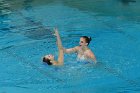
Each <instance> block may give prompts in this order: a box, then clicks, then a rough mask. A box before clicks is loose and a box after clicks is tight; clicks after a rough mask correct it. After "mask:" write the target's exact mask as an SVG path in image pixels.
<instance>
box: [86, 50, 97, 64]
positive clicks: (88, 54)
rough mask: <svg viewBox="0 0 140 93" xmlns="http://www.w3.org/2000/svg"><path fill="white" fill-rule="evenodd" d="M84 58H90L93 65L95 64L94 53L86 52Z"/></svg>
mask: <svg viewBox="0 0 140 93" xmlns="http://www.w3.org/2000/svg"><path fill="white" fill-rule="evenodd" d="M86 56H87V57H88V58H90V59H91V60H93V62H94V63H97V60H96V57H95V55H94V53H93V52H92V51H91V50H89V51H88V53H87V54H86Z"/></svg>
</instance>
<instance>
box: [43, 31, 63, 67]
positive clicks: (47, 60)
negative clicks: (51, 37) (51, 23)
mask: <svg viewBox="0 0 140 93" xmlns="http://www.w3.org/2000/svg"><path fill="white" fill-rule="evenodd" d="M54 30H55V36H56V38H57V46H58V52H59V55H58V60H55V59H54V56H53V55H51V54H49V55H46V56H44V57H43V62H45V63H47V64H48V65H63V63H64V52H63V46H62V42H61V38H60V35H59V32H58V30H57V29H56V28H55V29H54Z"/></svg>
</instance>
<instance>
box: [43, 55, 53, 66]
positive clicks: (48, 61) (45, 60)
mask: <svg viewBox="0 0 140 93" xmlns="http://www.w3.org/2000/svg"><path fill="white" fill-rule="evenodd" d="M43 62H45V63H47V64H48V65H52V63H51V62H50V59H48V58H45V57H43Z"/></svg>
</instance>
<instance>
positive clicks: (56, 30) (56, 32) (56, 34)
mask: <svg viewBox="0 0 140 93" xmlns="http://www.w3.org/2000/svg"><path fill="white" fill-rule="evenodd" d="M54 31H55V33H54V35H55V36H59V33H58V29H57V28H54Z"/></svg>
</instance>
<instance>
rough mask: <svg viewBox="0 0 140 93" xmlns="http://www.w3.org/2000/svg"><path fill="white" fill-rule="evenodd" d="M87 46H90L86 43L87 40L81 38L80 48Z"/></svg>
mask: <svg viewBox="0 0 140 93" xmlns="http://www.w3.org/2000/svg"><path fill="white" fill-rule="evenodd" d="M87 44H88V43H87V42H86V40H85V39H84V38H82V37H81V38H80V42H79V45H80V46H87Z"/></svg>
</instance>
